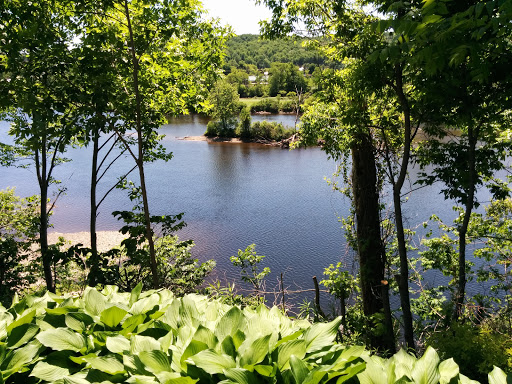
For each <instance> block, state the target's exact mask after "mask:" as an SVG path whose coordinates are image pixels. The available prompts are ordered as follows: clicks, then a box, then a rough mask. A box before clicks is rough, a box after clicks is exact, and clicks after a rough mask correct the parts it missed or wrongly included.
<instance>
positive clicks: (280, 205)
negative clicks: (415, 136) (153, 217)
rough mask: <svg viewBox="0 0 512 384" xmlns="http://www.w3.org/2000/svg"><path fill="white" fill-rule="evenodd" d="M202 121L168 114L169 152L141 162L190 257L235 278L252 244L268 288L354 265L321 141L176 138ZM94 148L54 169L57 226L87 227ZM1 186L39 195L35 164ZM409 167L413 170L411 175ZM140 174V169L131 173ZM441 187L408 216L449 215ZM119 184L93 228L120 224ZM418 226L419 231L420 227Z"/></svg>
mask: <svg viewBox="0 0 512 384" xmlns="http://www.w3.org/2000/svg"><path fill="white" fill-rule="evenodd" d="M262 119H267V120H274V121H281V122H283V123H284V124H286V125H289V126H293V125H294V122H295V117H294V116H286V115H280V116H264V117H262V116H253V121H254V120H262ZM206 122H207V120H205V119H204V118H201V117H199V116H188V117H183V118H178V119H173V120H172V121H171V122H170V124H168V125H165V126H163V127H162V128H161V133H162V134H165V135H166V137H165V139H164V141H163V145H164V146H165V147H166V149H167V150H168V151H171V152H173V153H174V158H173V159H172V160H171V161H170V162H168V163H164V162H157V163H154V164H150V165H148V166H147V179H148V180H147V184H148V186H149V197H150V204H151V206H150V208H151V213H152V214H177V213H180V212H184V213H185V216H184V219H185V221H186V222H187V224H188V226H187V227H186V228H185V229H183V230H182V231H180V233H179V236H180V238H181V239H183V240H184V239H189V238H191V239H193V240H194V241H195V243H196V246H195V247H194V251H193V253H194V255H195V256H196V257H198V258H200V259H202V260H205V259H215V260H216V261H217V272H216V273H217V274H218V275H220V277H223V276H226V277H228V278H233V277H236V273H237V271H235V270H234V269H233V268H232V267H231V264H230V262H229V257H230V256H232V255H235V254H236V252H237V250H238V249H239V248H245V247H246V246H247V245H249V244H251V243H255V244H256V250H257V252H258V254H262V255H265V256H266V258H265V260H264V262H263V263H262V264H263V266H269V267H270V268H271V270H272V275H271V278H270V279H269V283H268V285H267V288H268V289H273V288H274V286H277V279H278V276H279V274H280V273H281V272H283V273H284V276H285V277H284V279H285V285H287V286H288V287H289V288H290V289H293V288H295V287H296V286H301V287H303V288H312V282H311V278H312V276H314V275H317V276H319V277H320V276H321V275H322V271H323V269H324V268H325V267H326V266H328V265H329V264H331V263H336V262H338V261H340V260H343V261H345V262H347V263H351V260H352V259H353V254H352V253H350V252H349V251H348V250H347V247H346V245H345V241H344V237H343V230H342V229H341V224H340V223H339V220H338V218H339V217H341V216H346V215H347V214H348V213H349V202H348V200H347V199H345V198H343V197H342V196H341V194H340V193H339V192H334V191H333V190H332V189H331V187H330V186H329V185H328V184H327V182H326V181H325V180H324V178H330V177H331V175H332V173H333V172H334V171H335V169H336V164H335V163H334V162H333V161H331V160H328V159H327V157H326V155H325V153H324V152H322V151H321V150H320V149H318V148H309V149H300V150H293V151H289V150H284V149H280V148H273V147H266V146H261V145H254V144H229V143H207V142H193V141H184V140H179V138H180V137H183V136H196V135H202V134H203V133H204V131H205V127H206ZM7 128H8V124H7V123H5V122H2V123H0V142H2V141H3V142H5V141H7V139H6V131H7ZM90 152H91V150H90V149H88V148H79V149H71V150H70V151H69V152H68V153H67V156H68V157H70V158H71V159H73V161H72V162H70V163H68V164H64V165H61V166H59V167H58V168H57V169H56V173H55V177H56V178H58V179H60V180H62V182H63V183H62V186H64V187H66V188H67V192H66V195H64V196H62V197H61V198H60V199H59V201H58V203H57V208H56V209H55V213H54V215H53V216H52V223H53V225H54V227H53V229H52V230H53V231H57V232H76V231H87V230H88V220H89V213H88V212H89V192H88V191H89V180H90V169H89V164H90V157H91V155H90ZM132 164H133V162H132V160H131V159H130V158H125V159H123V160H122V161H121V162H119V163H117V164H116V165H115V166H114V167H112V170H111V171H110V173H109V174H108V175H107V176H106V177H105V178H104V180H103V181H102V185H101V188H102V189H103V190H107V189H109V188H110V186H111V185H112V183H113V182H114V181H115V180H116V177H117V176H119V175H121V174H122V172H123V171H125V170H127V169H129V168H131V167H132ZM0 175H1V177H0V188H5V187H7V186H16V187H17V194H19V195H22V196H27V195H31V194H36V193H38V190H37V180H36V176H35V174H34V172H33V171H31V170H25V169H15V168H0ZM414 178H415V175H414V172H412V175H411V179H412V180H413V181H414ZM133 179H134V180H135V181H136V180H137V178H136V175H135V174H134V175H133ZM439 189H440V187H438V186H433V187H429V188H428V189H426V188H425V189H420V190H418V191H415V192H414V193H413V194H411V197H410V199H409V201H408V202H407V203H406V204H405V213H406V216H407V220H408V224H409V226H410V227H414V226H416V225H418V224H420V223H422V222H423V221H425V220H427V219H428V218H429V216H430V215H431V214H432V213H434V212H437V213H438V214H439V215H440V216H441V217H442V218H443V219H444V220H447V221H448V220H451V219H453V217H454V216H455V215H454V213H453V212H452V210H451V206H452V203H451V202H443V200H442V197H441V196H440V195H439ZM130 207H131V206H130V201H129V200H128V198H127V197H126V196H125V194H124V193H123V192H121V191H115V192H114V193H113V194H111V195H110V196H109V197H108V198H107V200H106V201H105V202H104V204H103V205H102V206H101V208H100V211H101V212H100V215H99V219H98V220H99V225H98V226H99V230H118V229H119V228H120V223H119V222H118V221H117V220H116V219H115V218H114V217H113V216H112V215H111V212H112V211H114V210H124V209H130ZM420 234H421V232H420Z"/></svg>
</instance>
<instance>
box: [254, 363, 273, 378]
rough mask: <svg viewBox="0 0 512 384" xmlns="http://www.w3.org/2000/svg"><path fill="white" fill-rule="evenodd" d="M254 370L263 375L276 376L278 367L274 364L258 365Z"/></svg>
mask: <svg viewBox="0 0 512 384" xmlns="http://www.w3.org/2000/svg"><path fill="white" fill-rule="evenodd" d="M254 370H255V371H256V372H258V373H259V374H260V375H261V376H265V377H274V376H275V373H276V369H275V367H274V366H272V365H261V364H259V365H256V366H255V367H254Z"/></svg>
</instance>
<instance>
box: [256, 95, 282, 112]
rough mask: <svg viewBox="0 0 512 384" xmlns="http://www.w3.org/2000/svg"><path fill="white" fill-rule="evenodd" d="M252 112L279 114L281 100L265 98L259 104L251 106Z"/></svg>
mask: <svg viewBox="0 0 512 384" xmlns="http://www.w3.org/2000/svg"><path fill="white" fill-rule="evenodd" d="M251 112H270V113H278V112H279V100H277V99H275V98H268V97H265V98H263V99H261V100H259V101H258V102H256V103H254V104H251Z"/></svg>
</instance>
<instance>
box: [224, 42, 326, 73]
mask: <svg viewBox="0 0 512 384" xmlns="http://www.w3.org/2000/svg"><path fill="white" fill-rule="evenodd" d="M306 40H307V39H301V38H298V37H290V38H286V39H275V40H263V39H261V38H260V37H259V36H258V35H240V36H233V37H231V38H230V39H229V40H228V41H227V43H226V59H225V61H226V65H225V67H226V68H230V67H236V68H241V69H247V68H248V67H249V66H250V65H253V66H256V67H257V68H259V69H264V68H270V66H271V63H274V62H280V63H293V64H295V65H296V66H305V65H307V64H308V63H310V64H313V65H321V66H323V65H327V64H328V63H327V58H326V56H324V55H322V54H321V53H319V52H318V51H315V50H312V49H308V48H306V47H304V45H303V42H304V41H306ZM308 67H309V66H308Z"/></svg>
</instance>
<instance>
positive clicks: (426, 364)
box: [412, 347, 441, 384]
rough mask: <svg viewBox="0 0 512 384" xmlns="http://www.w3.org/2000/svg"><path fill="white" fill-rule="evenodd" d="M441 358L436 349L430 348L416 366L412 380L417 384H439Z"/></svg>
mask: <svg viewBox="0 0 512 384" xmlns="http://www.w3.org/2000/svg"><path fill="white" fill-rule="evenodd" d="M438 365H439V356H438V354H437V352H436V351H435V349H434V348H432V347H428V348H427V350H426V351H425V353H424V354H423V356H421V358H420V359H418V361H416V363H415V364H414V368H413V370H412V378H413V380H414V382H415V383H416V384H437V383H438V382H439V378H440V377H441V375H440V374H439V369H438Z"/></svg>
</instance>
